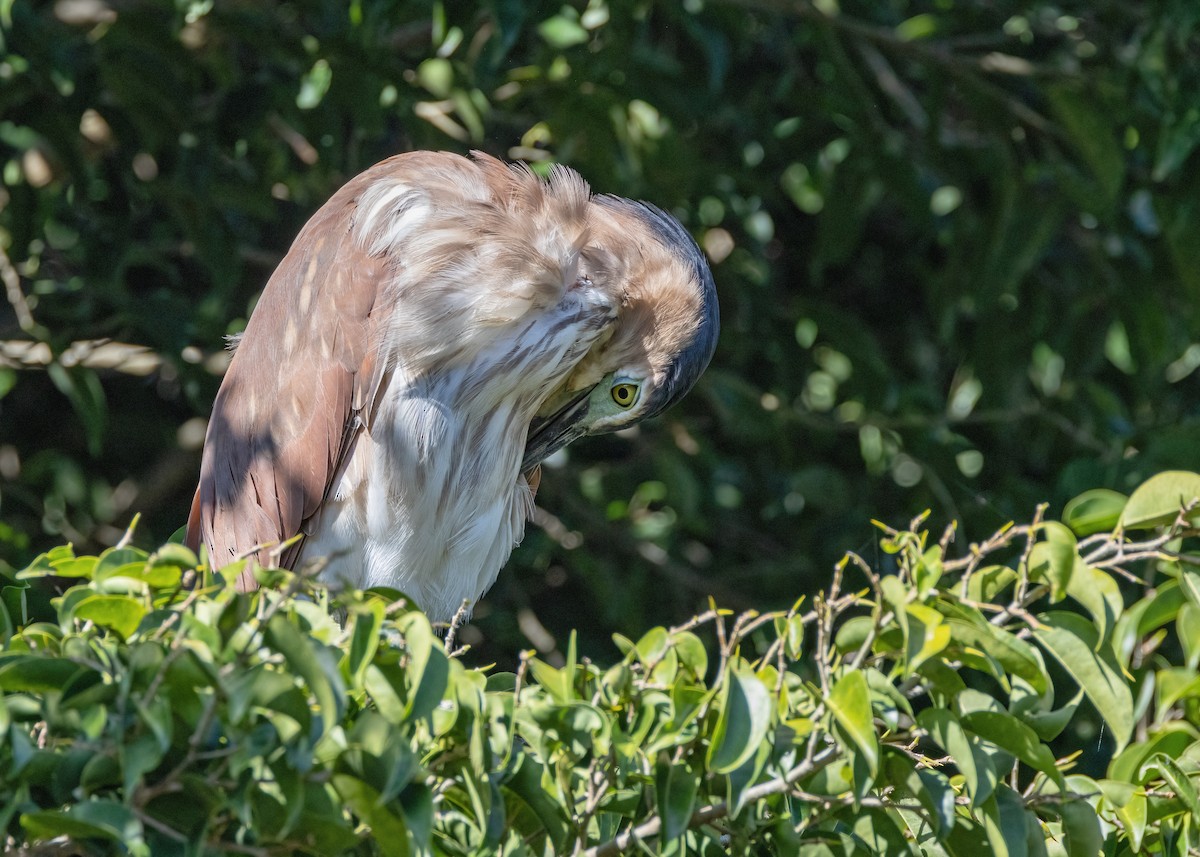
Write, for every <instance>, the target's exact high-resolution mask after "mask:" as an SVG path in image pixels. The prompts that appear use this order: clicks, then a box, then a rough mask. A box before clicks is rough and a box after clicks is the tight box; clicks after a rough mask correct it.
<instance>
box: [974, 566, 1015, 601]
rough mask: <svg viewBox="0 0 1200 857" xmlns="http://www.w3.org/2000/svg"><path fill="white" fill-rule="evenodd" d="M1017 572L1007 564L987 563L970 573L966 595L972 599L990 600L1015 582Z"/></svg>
mask: <svg viewBox="0 0 1200 857" xmlns="http://www.w3.org/2000/svg"><path fill="white" fill-rule="evenodd" d="M1016 579H1017V573H1016V572H1015V571H1013V570H1012V569H1011V568H1009V567H1008V566H1004V565H989V566H987V567H986V568H981V569H979V570H978V571H976V572H975V573H974V574H972V575H971V579H970V580H969V581H967V597H968V598H970V599H971V600H972V601H975V602H981V601H991V600H992V599H993V598H995V597H997V596H998V595H999V594H1000V593H1002V592H1003V591H1004V590H1006V589H1007V588H1008V587H1010V586H1012V585H1013V583H1014V582H1016Z"/></svg>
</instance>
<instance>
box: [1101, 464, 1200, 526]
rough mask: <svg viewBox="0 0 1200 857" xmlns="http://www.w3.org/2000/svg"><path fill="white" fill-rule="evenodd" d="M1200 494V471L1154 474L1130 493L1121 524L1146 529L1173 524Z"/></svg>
mask: <svg viewBox="0 0 1200 857" xmlns="http://www.w3.org/2000/svg"><path fill="white" fill-rule="evenodd" d="M1198 498H1200V474H1196V473H1188V472H1185V471H1182V470H1169V471H1166V472H1165V473H1159V474H1157V475H1155V476H1152V477H1150V478H1149V479H1147V480H1146V481H1145V482H1143V483H1142V484H1141V485H1139V486H1138V487H1137V488H1136V489H1135V490H1134V492H1133V493H1132V494H1131V495H1129V502H1128V503H1126V505H1125V510H1124V511H1123V512H1122V513H1121V526H1122V527H1123V528H1125V529H1127V530H1144V529H1150V528H1152V527H1160V526H1165V525H1168V524H1171V523H1173V522H1174V521H1175V519H1176V518H1178V517H1179V513H1180V512H1181V511H1182V509H1183V508H1184V506H1186V505H1187V504H1189V503H1191V502H1193V501H1194V500H1196V499H1198Z"/></svg>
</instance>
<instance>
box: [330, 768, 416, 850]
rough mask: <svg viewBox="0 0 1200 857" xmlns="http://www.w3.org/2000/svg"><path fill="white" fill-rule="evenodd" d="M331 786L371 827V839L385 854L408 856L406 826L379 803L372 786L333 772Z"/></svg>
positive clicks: (399, 818)
mask: <svg viewBox="0 0 1200 857" xmlns="http://www.w3.org/2000/svg"><path fill="white" fill-rule="evenodd" d="M333 787H334V788H335V789H336V790H337V793H338V795H339V796H341V798H342V800H343V801H345V802H346V806H347V807H349V808H350V810H351V811H352V812H353V813H354V814H355V815H357V816H358V817H359V818H360V819H362V821H363V823H365V824H366V825H368V826H369V827H370V828H371V839H372V840H373V842H374V844H375V845H376V847H378V848H379V850H380V852H381V853H382V854H384V855H385V857H408V855H409V854H411V853H412V849H411V847H410V842H409V832H408V826H407V825H406V824H405V823H404V819H403V818H402V817H400V816H398V815H396V814H395V813H394V812H392V811H391V810H390V809H388V808H387V806H385V805H382V804H381V803H380V800H379V792H378V791H377V790H376V789H373V788H371V786H369V785H367V784H366V783H364V782H363V781H362V780H360V779H358V778H357V777H352V776H350V775H348V774H334V775H333Z"/></svg>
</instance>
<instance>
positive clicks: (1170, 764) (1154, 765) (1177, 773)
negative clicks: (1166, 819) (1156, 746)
mask: <svg viewBox="0 0 1200 857" xmlns="http://www.w3.org/2000/svg"><path fill="white" fill-rule="evenodd" d="M1152 769H1157V770H1158V773H1159V774H1160V775H1161V776H1162V778H1163V781H1164V782H1166V784H1167V785H1168V786H1170V788H1171V791H1173V792H1175V796H1176V797H1178V798H1179V800H1180V801H1182V803H1183V805H1184V806H1185V807H1187V810H1188V812H1189V813H1190V814H1191V816H1192V818H1194V819H1198V820H1200V797H1197V795H1196V787H1195V785H1193V783H1192V781H1191V780H1190V779H1189V778H1188V775H1187V773H1186V772H1185V771H1184V770H1183V769H1182V768H1180V767H1179V765H1178V764H1177V763H1176V762H1175V760H1174V759H1172V758H1170V757H1169V756H1167V755H1165V754H1164V753H1155V754H1154V755H1153V756H1151V757H1150V759H1149V760H1148V761H1147V762H1146V763H1145V764H1144V765H1143V766H1142V772H1140V773H1139V777H1138V778H1139V779H1143V778H1144V777H1145V776H1146V775H1147V774H1148V773H1149V772H1150V770H1152Z"/></svg>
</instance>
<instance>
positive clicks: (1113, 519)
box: [1062, 488, 1129, 537]
mask: <svg viewBox="0 0 1200 857" xmlns="http://www.w3.org/2000/svg"><path fill="white" fill-rule="evenodd" d="M1128 501H1129V498H1128V497H1126V496H1125V495H1124V494H1121V493H1118V492H1116V491H1112V490H1110V489H1108V488H1093V489H1092V490H1091V491H1084V492H1083V493H1082V494H1080V495H1079V496H1078V497H1075V498H1074V499H1072V500H1071V501H1069V502H1068V503H1067V505H1066V506H1065V507H1064V508H1063V513H1062V521H1063V523H1064V524H1066V525H1067V526H1068V527H1070V528H1071V529H1072V530H1073V531H1074V533H1075V535H1077V536H1080V537H1082V536H1090V535H1092V534H1093V533H1103V532H1108V531H1111V530H1113V529H1115V528H1116V526H1117V523H1118V522H1119V521H1120V519H1121V512H1122V511H1123V510H1124V509H1125V504H1126V503H1127V502H1128Z"/></svg>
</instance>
